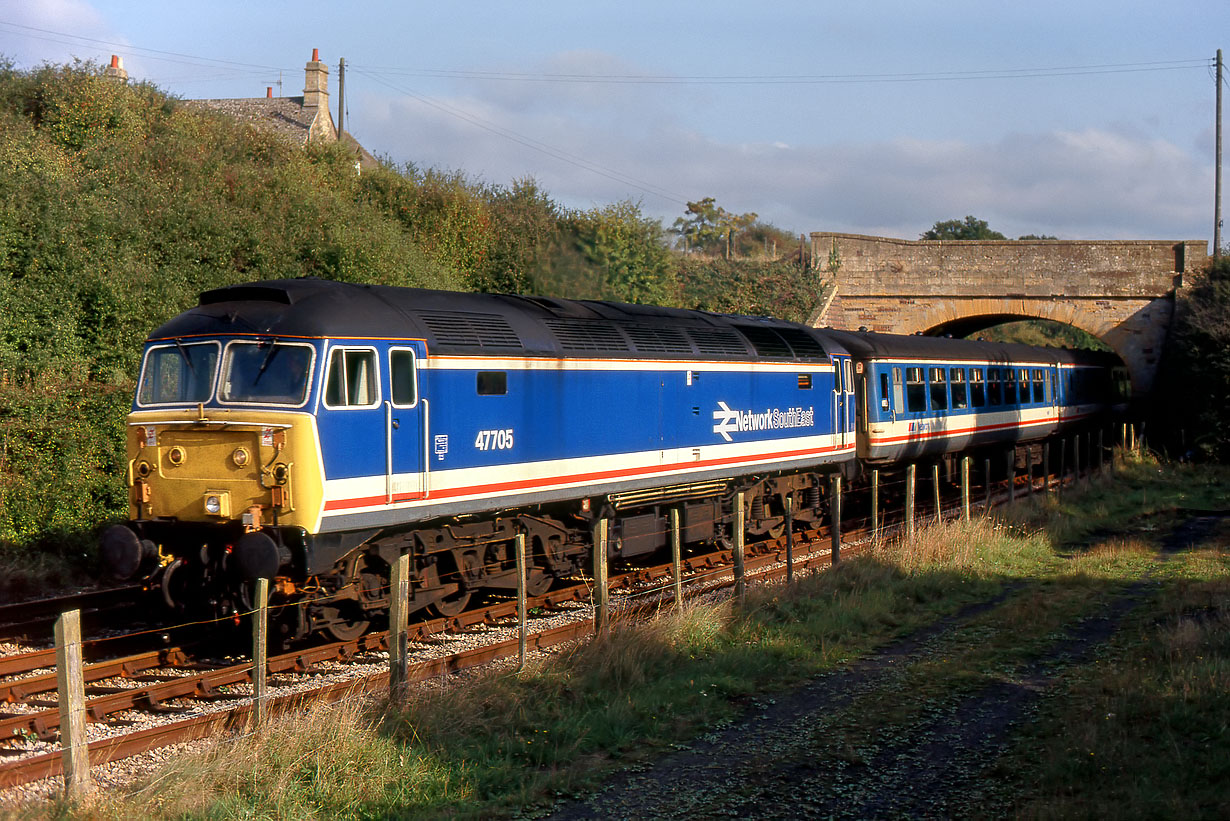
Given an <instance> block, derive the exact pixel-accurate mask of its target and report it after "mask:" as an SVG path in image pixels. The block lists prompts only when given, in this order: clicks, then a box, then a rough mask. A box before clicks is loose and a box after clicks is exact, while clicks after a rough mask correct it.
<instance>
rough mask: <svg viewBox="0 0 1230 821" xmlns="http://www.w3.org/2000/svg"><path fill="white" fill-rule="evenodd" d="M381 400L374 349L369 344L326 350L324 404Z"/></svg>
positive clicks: (362, 403)
mask: <svg viewBox="0 0 1230 821" xmlns="http://www.w3.org/2000/svg"><path fill="white" fill-rule="evenodd" d="M379 401H380V390H379V387H378V385H377V382H376V352H375V351H374V350H372V349H371V348H334V349H333V350H332V351H330V353H329V376H328V382H327V383H326V386H325V405H326V406H328V407H331V408H356V407H359V408H366V407H371V406H372V405H375V404H376V403H377V402H379Z"/></svg>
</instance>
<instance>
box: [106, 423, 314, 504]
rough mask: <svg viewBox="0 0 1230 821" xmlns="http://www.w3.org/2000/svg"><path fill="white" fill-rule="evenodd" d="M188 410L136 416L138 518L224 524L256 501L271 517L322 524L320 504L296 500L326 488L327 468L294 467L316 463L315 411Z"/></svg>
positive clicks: (133, 445)
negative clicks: (299, 504) (300, 506)
mask: <svg viewBox="0 0 1230 821" xmlns="http://www.w3.org/2000/svg"><path fill="white" fill-rule="evenodd" d="M185 416H186V415H185V414H184V413H183V412H182V411H181V412H178V413H177V412H175V411H165V410H160V411H138V412H136V413H134V414H133V417H136V418H131V417H130V422H131V424H130V427H129V430H130V434H129V440H128V448H129V474H128V479H129V485H130V486H131V487H132V497H131V499H132V518H134V519H174V520H177V521H200V522H215V523H221V522H227V521H237V520H238V518H239V514H240V513H241V512H243V511H251V510H252V509H254V508H255V509H256V510H258V511H263V513H262V514H260V515H261V518H262V519H263V521H264V522H265V523H269V522H272V521H274V520H276V521H277V523H279V524H283V525H292V526H299V527H305V528H311V527H313V526H314V525H315V519H316V517H317V516H318V514H319V511H318V510H310V509H306V510H302V511H300V510H297V509H296V506H295V501H296V497H300V498H302V499H305V500H307V501H308V502H309V503H310V502H312V500H313V499H316V500H319V498H320V495H321V488H320V484H321V480H320V478H319V470H316V471H310V470H308V471H303V470H300V471H298V472H296V471H295V469H294V465H295V463H296V461H299V462H300V463H303V464H306V465H309V466H310V465H311V464H312V459H311V457H312V456H314V455H315V452H316V447H315V441H314V436H315V430H314V428H313V426H312V425H311V424H310V418H308V417H306V416H304V415H302V414H279V413H277V412H270V411H245V410H239V409H215V410H211V411H210V412H209V413H208V416H207V417H206V416H203V415H200V416H197V418H192V416H187V418H185ZM137 419H140V424H136V421H137ZM301 454H307V455H308V458H305V459H299V458H298V457H299V456H300V455H301ZM300 474H302V475H300ZM292 490H293V493H292ZM301 494H302V496H301Z"/></svg>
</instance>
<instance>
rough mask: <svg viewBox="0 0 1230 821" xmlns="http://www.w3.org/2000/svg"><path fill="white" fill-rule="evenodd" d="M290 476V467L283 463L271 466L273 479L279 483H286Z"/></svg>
mask: <svg viewBox="0 0 1230 821" xmlns="http://www.w3.org/2000/svg"><path fill="white" fill-rule="evenodd" d="M289 478H290V468H289V467H287V466H286V465H283V464H280V463H279V464H276V465H274V466H273V480H274V481H275V482H277V483H278V484H279V485H284V484H286V480H287V479H289Z"/></svg>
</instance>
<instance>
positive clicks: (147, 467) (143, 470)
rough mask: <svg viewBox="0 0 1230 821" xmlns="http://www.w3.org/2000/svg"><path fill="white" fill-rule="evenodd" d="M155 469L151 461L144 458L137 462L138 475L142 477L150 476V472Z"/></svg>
mask: <svg viewBox="0 0 1230 821" xmlns="http://www.w3.org/2000/svg"><path fill="white" fill-rule="evenodd" d="M153 470H154V468H153V466H152V465H151V464H150V463H149V462H147V461H145V460H144V459H142V460H141V461H140V462H137V475H138V476H140V477H141V478H142V479H144V478H145V477H147V476H149V475H150V473H152V472H153Z"/></svg>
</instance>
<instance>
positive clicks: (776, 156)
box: [353, 51, 1213, 239]
mask: <svg viewBox="0 0 1230 821" xmlns="http://www.w3.org/2000/svg"><path fill="white" fill-rule="evenodd" d="M520 72H522V73H526V72H533V73H536V74H541V75H555V76H564V75H569V76H577V75H592V74H601V75H606V76H613V75H622V76H633V75H640V76H644V75H647V74H654V73H659V74H660V73H661V72H655V71H654V70H653V69H647V68H645V67H643V66H639V65H635V64H633V63H629V62H628V61H626V60H623V59H621V58H618V57H614V56H612V55H609V54H604V53H602V52H596V51H570V52H565V53H561V54H557V55H554V56H553V57H550V58H547V59H545V60H543V61H542V62H541V63H540V64H538V65H537V66H535V67H533V68H531V69H528V70H527V69H525V68H521V69H520ZM508 74H509V76H511V75H512V72H511V71H510V72H509V73H508ZM679 88H680V87H679V86H671V87H669V89H670V90H669V91H667V90H662V89H660V88H658V87H656V86H652V85H651V86H643V85H634V86H629V85H620V84H610V83H600V84H593V83H548V82H532V81H529V80H522V79H514V80H509V81H506V82H498V83H493V82H489V81H483V82H480V81H476V80H462V81H457V83H456V84H455V85H454V86H453V87H451V88H443V89H441V90H439V91H437V92H436V93H435V94H434V96H433V99H435V100H437V101H439V102H441V103H443V104H445V105H447V106H448V107H449V109H451V111H445V110H442V109H441V108H439V107H433V105H430V104H426V103H424V102H422V101H420V100H416V99H414V98H412V97H410V96H403V97H400V98H396V97H393V98H390V97H383V98H381V97H380V96H379V95H376V94H372V93H368V95H367V96H366V97H365V99H364V100H363V101H362V102H361V104H360V105H359V106H357V107H356V111H359V112H361V113H358V115H357V116H356V118H355V119H354V120H353V123H354V124H353V128H354V130H355V133H356V134H358V136H359V138H360V139H361V140H363V141H364V142H365V143H366V144H367V145H368V148H369V149H371V150H373V151H375V152H377V153H379V154H385V155H389V156H392V157H394V158H396V159H398V160H402V161H404V160H410V161H413V162H415V163H416V164H417V165H420V166H436V167H444V168H449V169H459V170H464V171H466V172H467V173H469V174H471V175H473V176H476V177H481V178H482V179H484V180H486V181H488V182H492V183H497V184H500V183H508V182H510V181H512V180H513V179H516V178H520V177H526V176H531V177H534V178H535V179H536V180H538V182H539V183H540V184H541V185H542V186H543V187H544V188H545V189H546V190H547V191H548V192H550V194H551V196H552V197H553V198H554V199H556V200H557V201H559V202H561V203H563V204H565V205H567V206H569V207H578V208H587V207H591V206H594V205H600V204H605V203H609V202H612V201H616V200H620V199H625V198H631V199H634V200H641V201H642V204H643V207H644V209H645V210H646V211H647V212H648V213H650V214H653V215H655V216H660V217H662V218H663V219H664V220H665V221H666V222H667V223H668V224H669V223H670V222H672V221H673V220H674V218H675V217H677V216H679V215H681V214H682V213H683V212H684V208H685V207H686V206H685V203H686V202H687V201H688V200H696V199H700V198H702V197H706V196H712V197H715V198H716V199H717V200H718V202H719V204H721V205H722V206H723V207H725V208H727V209H728V210H730V211H735V212H739V213H743V212H747V211H755V212H756V213H758V214H759V215H760V216H761V218H762V219H764V220H766V221H769V222H772V223H774V224H775V225H777V226H779V227H781V228H783V229H786V230H789V231H792V232H795V233H799V232H810V231H819V230H835V231H849V232H855V233H868V234H886V235H892V236H899V237H904V238H907V239H913V238H916V237H917V236H918V235H919V234H921V233H922V232H923V231H925V230H927V229H928V228H930V227H931V226H932V225H933V224H934V223H935V222H936V221H938V220H946V219H954V218H962V217H964V216H966V215H967V214H973V215H975V216H977V217H979V218H980V219H985V220H987V221H988V222H989V223H990V225H991V227H992V228H994V229H996V230H998V231H1001V232H1002V233H1004V234H1006V235H1008V236H1019V235H1021V234H1050V235H1055V236H1059V237H1063V238H1069V239H1118V238H1176V239H1191V238H1199V237H1202V236H1206V235H1207V234H1208V233H1210V231H1209V228H1208V226H1207V223H1210V222H1211V221H1212V219H1211V215H1210V214H1209V213H1208V212H1209V211H1211V208H1210V207H1209V201H1210V200H1211V198H1212V197H1211V191H1212V187H1213V186H1212V166H1211V162H1210V160H1209V159H1208V158H1206V157H1204V156H1201V155H1200V154H1198V153H1196V151H1197V150H1198V149H1194V148H1189V147H1188V146H1196V145H1198V144H1200V143H1198V142H1197V140H1198V139H1200V140H1201V143H1202V142H1203V137H1202V136H1200V135H1197V134H1192V135H1190V136H1189V137H1184V138H1183V141H1184V144H1185V145H1184V147H1180V146H1179V145H1177V144H1175V143H1174V142H1171V141H1168V140H1166V139H1162V138H1159V137H1157V136H1156V132H1152V133H1151V132H1149V131H1148V130H1145V129H1142V128H1141V127H1140V125H1139V123H1136V124H1131V123H1123V122H1115V123H1106V124H1102V125H1100V126H1099V127H1091V128H1084V129H1080V130H1068V131H1064V130H1053V131H1039V132H1034V133H1030V132H1026V131H1020V130H1018V131H1016V132H1008V133H1002V134H1000V135H998V136H992V137H991V138H990V139H984V140H981V141H973V140H956V139H948V140H939V139H930V140H929V139H920V138H916V137H911V136H889V137H887V138H884V139H878V140H873V141H864V142H855V141H851V140H849V139H846V140H842V139H840V138H839V137H838V135H840V134H841V123H840V121H837V120H833V119H831V118H830V117H828V115H825V114H823V113H821V112H814V111H810V110H809V109H807V108H806V107H804V108H797V107H796V108H794V109H791V110H790V111H784V112H782V117H778V118H776V119H775V118H762V119H761V120H756V119H753V118H752V115H745V116H744V117H743V118H742V120H741V121H740V122H739V128H737V129H731V127H730V126H729V123H728V122H727V121H728V120H730V119H731V118H730V112H729V111H715V110H714V109H713V106H712V105H711V101H710V98H709V97H708V94H709V92H708V91H707V90H706V89H705V88H704V87H698V88H695V89H693V88H692V87H687V91H686V93H680V90H679ZM719 115H720V116H719ZM809 116H814V117H815V118H816V119H815V120H814V122H813V121H811V120H808V119H807V118H808V117H809ZM783 118H785V119H783ZM734 119H735V120H740V118H739V116H738V114H736V115H735V117H734ZM787 120H789V123H790V125H789V126H786V125H784V123H785V122H786V121H787ZM786 127H790V128H791V129H792V130H791V137H790V139H789V140H786V139H783V137H782V131H781V129H783V128H786ZM723 129H726V131H723ZM736 132H737V133H739V134H740V135H747V134H752V135H760V134H763V137H762V138H761V137H759V136H757V138H756V139H750V140H749V139H738V140H736V139H732V138H730V137H729V136H727V137H723V136H720V135H721V134H723V133H725V134H732V133H736ZM800 134H804V135H806V134H810V135H812V136H811V137H810V138H807V137H804V138H803V139H800V138H799V135H800Z"/></svg>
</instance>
